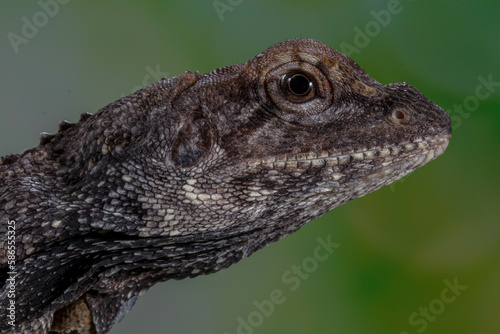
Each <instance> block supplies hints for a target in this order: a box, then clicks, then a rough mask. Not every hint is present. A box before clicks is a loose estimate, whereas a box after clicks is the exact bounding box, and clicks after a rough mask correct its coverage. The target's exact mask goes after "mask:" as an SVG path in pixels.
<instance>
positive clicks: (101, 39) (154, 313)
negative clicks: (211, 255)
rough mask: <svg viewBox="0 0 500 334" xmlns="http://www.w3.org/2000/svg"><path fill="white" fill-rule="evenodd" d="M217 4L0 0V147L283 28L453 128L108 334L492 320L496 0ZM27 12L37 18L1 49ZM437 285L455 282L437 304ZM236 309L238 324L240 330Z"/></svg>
mask: <svg viewBox="0 0 500 334" xmlns="http://www.w3.org/2000/svg"><path fill="white" fill-rule="evenodd" d="M44 1H46V0H44ZM42 3H43V2H42ZM215 5H216V6H217V8H218V10H217V9H216V8H215V6H214V2H213V1H185V0H184V1H180V0H178V1H141V2H139V1H117V0H115V1H109V0H108V1H100V2H97V1H86V2H84V1H75V0H73V1H69V2H68V3H67V4H64V5H60V6H59V9H58V12H57V13H56V14H55V15H53V17H49V19H48V20H47V21H46V22H44V15H43V14H40V11H43V10H44V9H43V6H42V5H40V3H38V2H36V1H23V2H21V1H16V2H14V1H8V2H7V1H4V2H2V4H0V29H1V31H0V35H1V36H2V37H1V40H0V155H5V154H9V153H17V152H21V151H23V150H24V149H27V148H30V147H33V146H35V145H37V143H38V134H39V133H40V132H42V131H47V132H54V131H56V130H57V125H58V122H59V121H60V120H62V119H68V120H70V121H76V120H78V118H79V115H80V114H81V113H84V112H95V111H97V110H98V109H99V108H101V107H103V106H105V105H106V104H108V103H110V102H112V101H114V100H115V99H117V98H119V97H121V96H123V95H128V94H129V93H131V92H132V91H134V90H136V89H138V88H139V87H141V86H143V85H147V84H150V83H153V82H155V81H157V79H158V78H160V77H161V76H175V75H178V74H180V73H182V72H183V71H185V70H191V71H194V70H199V71H200V72H202V73H203V72H207V71H210V70H213V69H215V68H217V67H222V66H224V65H228V64H233V63H242V62H244V61H246V60H247V59H249V58H250V57H252V56H254V55H256V54H257V53H259V52H260V51H262V50H264V49H265V48H267V47H268V46H270V45H272V44H274V43H276V42H279V41H282V40H285V39H288V38H293V37H309V38H314V39H318V40H320V41H323V42H325V43H327V44H329V45H330V46H332V47H334V48H336V49H339V50H343V51H346V50H347V51H349V54H350V56H351V57H352V58H353V59H354V60H355V61H356V62H357V63H358V64H360V65H361V67H363V68H364V69H365V70H366V71H367V72H368V73H369V74H370V75H371V76H373V77H374V78H375V79H377V80H378V81H380V82H382V83H385V84H387V83H390V82H400V81H406V82H409V83H410V84H412V85H414V86H415V87H417V88H418V89H419V90H421V91H422V92H423V93H424V94H425V95H426V96H427V97H428V98H429V99H431V100H432V101H434V102H436V103H437V104H439V105H440V106H442V107H443V108H444V109H446V110H448V111H449V112H450V114H451V115H452V116H453V120H454V124H453V125H454V133H453V138H452V139H451V142H450V146H449V148H448V150H447V151H446V153H445V154H444V155H443V156H442V157H440V158H439V159H437V160H436V161H434V162H432V163H431V164H429V165H428V166H425V167H424V168H421V169H419V170H418V171H416V172H414V173H412V174H410V175H409V176H407V177H406V178H404V179H403V180H402V181H398V182H396V183H394V184H393V185H391V186H388V187H385V188H383V189H382V190H379V191H377V192H375V193H373V194H370V195H367V196H365V197H364V198H362V199H358V200H356V201H353V202H351V203H348V204H346V205H344V206H342V207H340V208H337V209H336V210H334V211H332V212H329V213H328V214H326V215H324V216H323V217H321V218H320V219H318V220H317V221H315V222H312V223H311V224H309V225H308V226H306V227H304V228H303V229H302V230H301V231H299V232H297V233H295V234H294V235H291V236H290V237H287V238H285V239H284V240H282V241H280V242H278V243H275V244H273V245H271V246H269V247H267V248H265V249H263V250H261V251H259V252H257V253H255V254H254V255H252V256H251V257H250V258H248V259H245V260H243V261H241V262H239V263H238V264H236V265H233V266H232V267H231V268H229V269H227V270H223V271H221V272H219V273H216V274H213V275H209V276H202V277H197V278H195V279H187V280H183V281H170V282H166V283H161V284H157V285H156V286H154V287H153V288H152V289H150V291H149V292H148V293H146V294H145V295H144V296H143V297H141V298H140V299H139V301H138V302H137V304H136V306H135V308H134V309H133V310H132V312H130V313H129V314H128V315H127V316H126V317H125V318H124V319H123V320H122V322H121V323H120V324H118V325H117V326H115V327H114V328H113V330H112V332H111V333H113V334H120V333H217V334H219V333H220V334H224V333H228V334H233V333H247V334H248V333H303V332H307V333H325V332H328V333H355V334H357V333H384V334H385V333H394V334H400V333H401V334H402V333H421V332H425V333H428V334H431V333H441V334H443V333H454V334H458V333H464V334H465V333H467V334H470V333H476V334H483V333H498V332H499V328H500V242H499V241H500V224H499V216H500V203H499V199H500V196H499V191H498V189H500V182H499V179H500V178H499V177H498V173H499V165H500V158H499V151H500V116H499V115H500V113H499V111H500V87H499V85H498V84H497V85H496V86H495V85H492V86H491V87H489V88H490V90H488V87H485V86H484V84H482V81H481V80H482V79H480V78H483V79H484V80H486V81H488V80H491V81H493V82H495V83H497V82H500V66H499V58H500V57H499V56H500V43H499V42H500V23H499V19H498V18H499V15H500V2H498V1H493V0H491V1H485V0H484V1H463V0H443V1H411V0H401V2H400V4H399V5H396V1H395V0H390V1H389V0H384V1H340V0H336V1H321V0H310V1H297V0H294V1H268V0H266V1H264V0H260V1H249V0H247V1H241V0H220V1H215ZM388 8H389V9H391V10H392V11H393V13H392V14H391V16H390V18H389V17H388V16H383V15H382V14H381V13H383V12H381V10H387V9H388ZM52 10H54V8H52ZM374 13H378V15H377V14H374ZM380 15H382V16H380ZM377 16H379V19H380V20H381V21H380V22H382V23H383V24H382V23H377V21H376V19H375V18H376V17H377ZM45 17H48V16H47V15H45ZM23 18H25V19H23ZM26 20H27V21H29V22H33V20H38V21H36V22H38V24H39V25H40V26H41V27H40V28H38V31H36V32H34V31H29V30H25V31H24V34H25V36H28V38H26V40H23V42H21V44H18V45H17V47H13V44H12V42H11V41H10V40H9V36H10V38H11V39H14V40H16V41H17V42H19V41H20V40H21V38H24V37H23V25H26V23H25V22H26ZM360 31H361V32H365V31H367V33H368V35H367V37H365V38H363V36H361V35H360V33H359V32H360ZM13 34H16V35H17V37H13V36H14V35H13ZM14 44H16V43H14ZM348 45H350V46H352V47H351V48H350V49H348ZM16 48H17V53H16V52H15V49H16ZM477 93H479V97H480V98H477V97H476V94H477ZM461 110H462V111H461ZM320 236H321V237H323V238H326V237H327V236H331V239H332V241H333V242H336V243H339V244H341V246H340V247H338V249H336V250H335V252H334V253H333V254H332V255H331V256H330V257H329V258H328V259H327V260H326V261H323V262H320V263H319V264H318V267H317V269H316V270H314V271H312V272H311V273H310V274H309V276H308V278H307V279H303V280H301V282H300V283H301V284H300V286H299V288H298V289H296V290H295V291H292V290H290V285H289V284H286V283H285V282H284V281H283V280H282V275H283V274H284V273H286V272H287V271H288V270H290V269H291V268H292V266H293V265H301V264H302V263H303V261H305V260H306V261H307V259H308V258H309V257H311V256H312V255H313V251H314V249H315V247H316V246H317V245H318V242H317V240H316V239H317V238H318V237H320ZM444 280H448V281H449V282H452V283H453V281H454V280H456V281H457V282H458V283H459V284H460V285H465V286H467V288H466V289H465V290H463V291H461V292H460V295H459V296H457V297H456V298H455V300H454V301H453V302H451V303H443V302H442V298H443V297H442V295H441V293H442V291H443V289H444V288H446V283H444ZM276 289H279V290H281V291H282V292H283V294H284V296H285V301H284V302H283V303H282V304H279V305H275V308H274V310H273V312H272V314H271V315H269V316H268V315H264V316H262V318H259V316H258V314H256V313H255V312H256V310H257V307H256V306H255V304H254V302H255V301H256V302H262V301H263V300H268V299H269V296H270V294H271V292H272V291H273V290H276ZM450 296H452V294H449V295H445V297H450ZM443 305H444V308H443ZM429 307H430V311H428V314H427V315H425V314H424V312H425V310H424V308H429ZM415 312H416V315H415V314H414V313H415ZM239 317H241V319H245V322H247V321H250V322H251V323H252V324H253V325H251V326H252V327H251V328H250V329H249V328H246V330H244V329H242V328H240V329H239V331H238V319H239ZM248 317H250V318H251V319H250V320H248ZM409 318H412V320H409ZM249 326H250V325H249Z"/></svg>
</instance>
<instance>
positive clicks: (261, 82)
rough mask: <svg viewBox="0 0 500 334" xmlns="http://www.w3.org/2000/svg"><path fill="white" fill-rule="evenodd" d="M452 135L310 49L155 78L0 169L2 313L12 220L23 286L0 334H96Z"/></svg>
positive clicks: (307, 45)
mask: <svg viewBox="0 0 500 334" xmlns="http://www.w3.org/2000/svg"><path fill="white" fill-rule="evenodd" d="M450 136H451V127H450V118H449V117H448V115H447V114H446V113H445V112H444V111H443V110H442V109H441V108H439V107H438V106H436V105H435V104H434V103H432V102H430V101H429V100H427V99H426V98H425V97H424V96H423V95H422V94H421V93H420V92H419V91H418V90H417V89H415V88H413V87H412V86H410V85H408V84H405V83H397V84H389V85H382V84H380V83H378V82H377V81H375V80H374V79H373V78H371V77H370V76H368V75H367V74H366V73H365V72H364V71H363V70H362V69H361V68H360V67H359V66H358V65H357V64H356V63H354V62H353V61H352V60H351V59H349V58H348V57H346V56H344V55H342V54H340V53H338V52H337V51H335V50H333V49H331V48H330V47H328V46H326V45H324V44H322V43H320V42H316V41H313V40H305V39H295V40H289V41H285V42H282V43H279V44H277V45H275V46H272V47H270V48H269V49H267V50H266V51H264V52H263V53H261V54H259V55H257V56H256V57H254V58H252V59H250V60H249V61H248V62H247V63H246V64H243V65H232V66H227V67H224V68H222V69H218V70H216V71H213V72H210V73H207V74H204V75H200V74H198V73H196V74H192V73H190V72H186V73H184V74H183V75H181V76H178V77H175V78H171V79H163V80H161V81H160V82H158V83H156V84H153V85H151V86H148V87H146V88H144V89H141V90H139V91H137V92H136V93H134V94H132V95H130V96H126V97H124V98H122V99H120V100H118V101H116V102H114V103H112V104H110V105H108V106H106V107H104V108H103V109H101V110H99V111H98V112H97V113H95V114H94V115H90V114H86V115H82V118H81V120H80V121H79V122H78V123H76V124H71V123H62V124H61V126H60V130H59V132H58V133H56V134H54V135H43V136H42V140H41V143H40V145H39V146H38V147H35V148H33V149H30V150H27V151H25V152H24V153H21V154H18V155H11V156H7V157H4V158H2V159H0V178H1V183H0V222H1V224H0V233H1V235H2V238H1V239H0V278H1V279H2V280H1V282H2V284H3V285H2V289H1V290H0V301H1V303H2V308H4V307H7V306H8V305H9V304H8V303H9V298H8V293H9V291H10V290H9V288H10V283H9V282H10V281H7V279H8V278H9V277H11V276H10V275H9V274H8V271H9V266H8V261H9V256H8V255H12V254H9V253H8V249H9V248H8V246H9V245H10V244H8V237H7V236H8V232H7V230H8V228H9V226H11V225H13V224H14V223H12V221H15V242H16V243H15V257H13V256H11V257H10V259H11V260H12V259H15V270H16V271H17V273H18V275H17V277H16V278H15V286H16V296H15V305H16V319H15V323H16V324H17V327H16V329H13V328H12V327H11V326H10V325H9V324H8V321H9V319H8V318H7V314H3V315H2V317H3V318H2V320H1V322H0V331H1V332H2V333H48V332H49V331H51V332H53V333H69V332H72V333H105V332H107V331H108V330H109V329H110V328H111V327H112V326H113V325H114V324H115V323H116V322H117V321H118V320H119V319H120V318H121V317H122V316H123V315H124V314H125V313H126V312H127V311H128V310H129V309H130V308H131V307H132V306H133V303H134V301H135V299H136V298H137V296H138V295H140V294H141V293H143V292H144V291H145V290H147V289H148V288H149V287H150V286H152V285H153V284H155V283H156V282H159V281H165V280H168V279H172V278H176V279H181V278H184V277H193V276H197V275H200V274H208V273H213V272H215V271H218V270H220V269H223V268H226V267H228V266H230V265H231V264H233V263H235V262H237V261H239V260H240V259H242V258H244V257H246V256H249V255H250V254H252V253H253V252H255V251H256V250H258V249H260V248H262V247H264V246H266V245H268V244H269V243H271V242H274V241H276V240H279V239H281V238H283V237H285V236H286V235H288V234H290V233H292V232H294V231H296V230H298V229H299V228H300V227H302V226H304V225H305V224H307V223H308V222H310V221H312V220H314V219H316V218H318V217H319V216H321V215H322V214H324V213H325V212H327V211H329V210H331V209H333V208H335V207H337V206H339V205H341V204H343V203H346V202H348V201H350V200H352V199H355V198H358V197H361V196H363V195H365V194H367V193H369V192H371V191H374V190H376V189H379V188H380V187H382V186H384V185H387V184H389V183H391V182H392V181H394V180H397V179H399V178H401V177H403V176H404V175H406V174H408V173H410V172H412V171H413V170H415V169H416V168H418V167H420V166H422V165H424V164H425V163H427V162H429V161H430V160H433V159H434V158H436V157H437V156H439V155H440V154H442V153H443V151H444V150H445V149H446V146H447V144H448V138H449V137H450ZM9 222H11V225H9ZM3 236H5V237H3Z"/></svg>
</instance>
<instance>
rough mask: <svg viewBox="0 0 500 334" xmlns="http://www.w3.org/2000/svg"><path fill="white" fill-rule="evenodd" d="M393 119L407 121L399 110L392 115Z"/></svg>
mask: <svg viewBox="0 0 500 334" xmlns="http://www.w3.org/2000/svg"><path fill="white" fill-rule="evenodd" d="M392 117H394V118H395V119H399V120H403V119H405V114H404V113H403V112H402V111H401V110H399V109H398V110H395V111H394V112H393V113H392Z"/></svg>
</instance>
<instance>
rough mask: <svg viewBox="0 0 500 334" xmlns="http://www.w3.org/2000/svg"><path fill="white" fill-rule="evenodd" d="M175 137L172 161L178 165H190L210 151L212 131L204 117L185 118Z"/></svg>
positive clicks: (196, 162) (197, 161)
mask: <svg viewBox="0 0 500 334" xmlns="http://www.w3.org/2000/svg"><path fill="white" fill-rule="evenodd" d="M176 137H177V138H176V139H175V142H174V146H173V148H172V156H171V158H172V161H173V162H174V164H175V165H176V166H179V167H192V166H194V165H196V164H198V163H199V162H200V160H202V159H203V158H204V157H205V156H206V155H207V154H208V153H209V152H210V148H211V147H212V142H213V131H212V128H211V127H210V124H209V122H208V121H207V120H206V119H204V118H201V117H198V118H195V119H194V120H192V121H187V120H186V121H185V122H184V124H183V125H182V126H181V128H180V129H179V131H178V132H177V136H176Z"/></svg>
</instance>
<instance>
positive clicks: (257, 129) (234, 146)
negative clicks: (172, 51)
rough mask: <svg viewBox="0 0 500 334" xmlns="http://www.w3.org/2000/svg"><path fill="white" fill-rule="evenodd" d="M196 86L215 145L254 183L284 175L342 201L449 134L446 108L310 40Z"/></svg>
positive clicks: (384, 180)
mask: <svg viewBox="0 0 500 334" xmlns="http://www.w3.org/2000/svg"><path fill="white" fill-rule="evenodd" d="M214 78H217V79H214ZM195 86H198V87H200V89H203V91H204V92H205V93H204V94H200V93H199V94H197V95H198V96H210V97H211V98H210V99H207V98H205V101H206V100H210V101H211V104H210V105H209V106H206V108H205V109H206V110H207V112H206V114H209V116H208V117H209V118H211V119H212V121H211V122H212V124H213V129H215V130H214V131H215V132H216V133H217V136H216V138H218V139H217V140H216V144H217V148H218V149H221V150H222V151H224V152H225V155H226V156H227V157H226V159H227V158H229V161H232V162H233V163H232V164H231V165H229V168H230V169H231V170H233V171H236V170H238V171H242V172H241V173H242V174H241V177H242V178H246V179H249V178H250V179H253V181H252V182H257V181H256V179H257V178H255V177H254V178H252V177H251V175H260V176H262V175H263V174H264V175H268V176H269V173H272V174H277V175H283V178H285V175H286V178H288V179H289V178H290V177H291V178H293V179H294V180H295V181H296V182H295V183H297V182H298V181H297V180H298V179H302V180H303V181H304V180H307V181H304V182H306V183H308V184H310V185H311V187H310V189H309V190H311V191H313V192H314V189H316V188H318V184H323V185H325V184H326V185H327V186H324V187H320V188H322V189H323V190H324V191H325V192H329V193H331V192H339V191H340V192H342V193H343V194H345V195H346V200H349V199H352V198H356V197H359V196H362V195H363V194H366V193H368V192H370V191H373V190H375V189H377V188H379V187H381V186H383V185H386V184H388V183H390V182H392V181H394V180H396V179H398V178H401V177H402V176H404V175H406V174H407V173H409V172H411V171H413V170H414V169H416V168H418V167H420V166H422V165H424V164H425V163H427V162H429V161H430V160H432V159H434V158H436V157H437V156H439V155H440V154H442V153H443V152H444V150H445V149H446V147H447V144H448V139H449V137H450V136H451V125H450V124H451V123H450V117H449V116H448V114H447V113H446V112H445V111H444V110H443V109H441V108H440V107H438V106H437V105H436V104H434V103H433V102H431V101H430V100H428V99H427V98H426V97H425V96H424V95H423V94H421V93H420V92H419V91H418V90H417V89H415V88H414V87H412V86H410V85H409V84H406V83H395V84H389V85H383V84H381V83H379V82H377V81H376V80H374V79H373V78H372V77H370V76H369V75H368V74H366V73H365V72H364V71H363V70H362V69H361V68H360V67H359V66H358V65H357V64H356V63H355V62H354V61H353V60H351V59H350V58H348V57H347V56H345V55H343V54H341V53H339V52H337V51H335V50H334V49H332V48H330V47H329V46H327V45H325V44H323V43H321V42H317V41H314V40H308V39H294V40H288V41H285V42H282V43H279V44H276V45H274V46H272V47H270V48H269V49H267V50H266V51H264V52H262V53H260V54H258V55H257V56H255V57H254V58H252V59H250V60H249V61H248V62H247V63H246V64H244V65H235V66H232V67H226V68H223V69H219V70H217V71H214V72H212V73H208V74H207V75H205V76H203V77H202V78H201V79H200V83H199V85H195ZM206 137H207V136H205V138H206ZM214 138H215V137H214ZM235 166H239V168H238V169H235V168H234V167H235ZM267 179H269V178H267ZM271 179H273V178H271ZM274 179H276V177H274ZM249 182H250V181H249ZM250 183H251V182H250ZM298 183H300V182H298ZM312 184H314V186H312ZM272 187H277V186H276V185H275V184H274V185H272ZM353 187H355V189H354V188H353ZM278 188H279V187H278ZM290 190H291V191H296V189H295V188H294V187H290ZM347 195H348V196H347ZM330 208H331V207H328V209H330Z"/></svg>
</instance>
